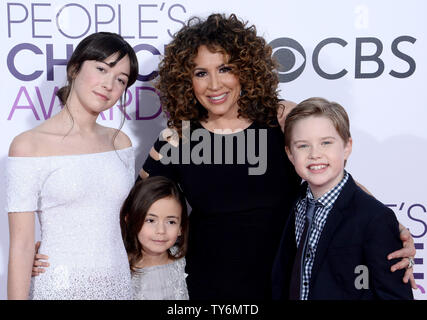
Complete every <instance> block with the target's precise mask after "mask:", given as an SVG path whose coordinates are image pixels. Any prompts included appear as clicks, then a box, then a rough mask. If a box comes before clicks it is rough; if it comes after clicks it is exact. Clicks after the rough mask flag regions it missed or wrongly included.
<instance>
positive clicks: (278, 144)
mask: <svg viewBox="0 0 427 320" xmlns="http://www.w3.org/2000/svg"><path fill="white" fill-rule="evenodd" d="M271 53H272V50H271V47H270V46H268V45H267V43H266V41H265V40H264V39H263V38H262V37H260V36H257V32H256V28H255V26H247V24H246V23H244V22H242V21H240V20H239V19H238V18H237V17H236V16H235V15H234V14H232V15H230V16H228V17H226V16H225V15H220V14H212V15H210V16H209V17H208V18H207V19H206V20H202V19H200V18H192V19H190V20H189V22H188V23H187V25H185V26H184V27H183V28H182V29H181V30H180V31H178V32H177V33H176V34H175V37H174V39H173V40H172V42H171V43H170V44H169V45H168V46H167V48H166V51H165V56H164V59H163V61H162V62H161V64H160V70H159V73H160V77H159V82H158V84H157V88H158V89H159V91H160V94H161V102H162V105H163V108H164V111H165V112H166V113H167V115H168V123H167V124H168V129H169V130H164V131H163V132H162V133H161V134H160V137H159V139H158V140H157V141H156V142H155V144H154V147H153V148H152V149H151V151H150V155H149V156H148V158H147V160H146V162H145V163H144V165H143V168H142V169H141V171H140V178H142V179H144V178H145V177H147V176H149V175H150V176H156V175H163V176H167V177H169V178H171V179H172V180H174V181H175V182H177V183H178V184H179V186H180V187H181V188H182V190H183V192H184V194H185V196H186V198H187V200H188V202H189V204H190V205H191V207H192V212H191V215H190V226H189V242H188V253H187V269H186V271H187V273H188V277H187V285H188V290H189V295H190V299H269V298H270V297H271V280H270V279H271V269H272V263H273V259H274V256H275V253H276V250H277V247H278V244H279V239H280V236H281V233H282V230H283V228H284V224H285V221H286V219H287V216H288V212H289V211H290V209H291V207H292V205H293V202H294V200H295V197H296V193H297V190H298V188H299V185H300V178H299V177H298V176H297V175H296V173H295V171H294V168H293V166H292V164H291V163H290V162H289V160H288V158H287V156H286V154H285V152H284V138H283V133H282V130H281V127H280V124H279V122H281V120H284V115H285V113H287V112H283V109H285V111H287V110H286V109H291V107H292V105H293V103H290V102H284V103H280V102H279V98H278V90H277V89H278V77H277V74H276V73H275V67H276V65H275V63H274V61H273V60H272V56H271ZM288 107H289V108H288ZM279 109H281V111H280V112H279V111H278V110H279ZM278 114H280V115H281V116H279V117H278ZM255 165H258V167H257V168H255V167H254V166H255Z"/></svg>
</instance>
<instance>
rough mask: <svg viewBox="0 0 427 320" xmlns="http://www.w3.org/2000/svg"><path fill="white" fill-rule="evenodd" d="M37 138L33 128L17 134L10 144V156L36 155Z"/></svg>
mask: <svg viewBox="0 0 427 320" xmlns="http://www.w3.org/2000/svg"><path fill="white" fill-rule="evenodd" d="M36 142H37V139H36V138H35V132H33V131H32V130H29V131H25V132H23V133H21V134H19V135H17V136H16V137H15V138H14V139H13V140H12V142H11V144H10V146H9V157H32V156H35V155H36V150H37V143H36Z"/></svg>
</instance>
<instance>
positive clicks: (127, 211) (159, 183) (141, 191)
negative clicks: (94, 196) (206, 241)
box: [120, 176, 188, 271]
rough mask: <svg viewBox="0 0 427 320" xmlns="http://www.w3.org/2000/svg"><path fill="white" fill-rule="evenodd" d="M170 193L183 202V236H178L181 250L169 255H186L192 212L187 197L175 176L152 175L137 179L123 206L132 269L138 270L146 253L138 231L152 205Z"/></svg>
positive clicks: (122, 220)
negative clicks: (173, 179)
mask: <svg viewBox="0 0 427 320" xmlns="http://www.w3.org/2000/svg"><path fill="white" fill-rule="evenodd" d="M169 197H172V198H173V199H175V200H177V201H178V202H179V203H180V205H181V208H182V213H181V236H179V237H178V239H177V243H176V246H177V247H178V250H177V251H176V252H174V253H172V252H171V251H170V250H168V255H169V258H170V259H172V260H176V259H179V258H182V257H184V256H185V254H186V252H187V238H188V216H187V204H186V202H185V197H184V195H183V193H182V192H181V191H180V190H179V189H178V187H177V185H176V184H175V183H174V182H173V181H172V180H170V179H168V178H166V177H161V176H159V177H148V178H146V179H144V180H139V181H137V182H136V183H135V185H134V186H133V188H132V190H131V191H130V193H129V195H128V197H127V198H126V200H125V202H124V203H123V206H122V208H121V210H120V228H121V230H122V238H123V242H124V245H125V248H126V252H127V254H128V258H129V266H130V269H131V270H132V271H135V264H136V263H137V262H138V261H139V260H140V259H141V258H142V257H143V254H142V246H141V244H140V243H139V240H138V233H139V232H140V230H141V228H142V225H143V224H144V221H145V218H146V215H147V212H148V209H149V208H150V207H151V205H152V204H153V203H154V202H156V201H157V200H160V199H163V198H169Z"/></svg>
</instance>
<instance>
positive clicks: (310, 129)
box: [286, 116, 352, 199]
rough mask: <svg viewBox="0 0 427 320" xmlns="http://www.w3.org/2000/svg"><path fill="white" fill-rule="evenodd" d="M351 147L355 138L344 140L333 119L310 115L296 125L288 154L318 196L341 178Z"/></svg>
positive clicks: (296, 168)
mask: <svg viewBox="0 0 427 320" xmlns="http://www.w3.org/2000/svg"><path fill="white" fill-rule="evenodd" d="M351 149H352V139H351V138H349V140H348V141H347V142H344V141H343V139H342V138H341V137H340V135H339V134H338V132H337V130H336V129H335V127H334V126H333V124H332V121H331V120H329V119H328V118H326V117H322V116H309V117H307V118H304V119H301V120H298V121H297V122H296V123H295V124H294V128H293V130H292V132H291V139H290V146H289V147H286V153H287V154H288V157H289V160H290V161H291V162H292V163H293V165H294V166H295V170H296V172H297V173H298V175H299V176H300V177H301V178H302V179H304V180H306V181H307V182H308V184H309V186H310V189H311V191H312V193H313V195H314V197H315V198H316V199H317V198H319V197H321V196H322V195H323V194H325V193H326V192H328V191H329V190H330V189H332V188H333V187H334V186H335V185H337V184H338V183H339V182H340V181H341V179H342V178H343V175H344V162H345V161H346V160H347V159H348V157H349V156H350V153H351Z"/></svg>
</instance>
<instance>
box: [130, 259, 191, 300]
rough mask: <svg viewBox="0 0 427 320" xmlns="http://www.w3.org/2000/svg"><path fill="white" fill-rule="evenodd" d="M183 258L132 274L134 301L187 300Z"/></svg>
mask: <svg viewBox="0 0 427 320" xmlns="http://www.w3.org/2000/svg"><path fill="white" fill-rule="evenodd" d="M186 277H187V274H186V273H185V258H181V259H178V260H175V261H174V262H172V263H168V264H163V265H160V266H152V267H146V268H141V269H136V272H132V295H133V299H134V300H188V290H187V283H186V282H185V278H186Z"/></svg>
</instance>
